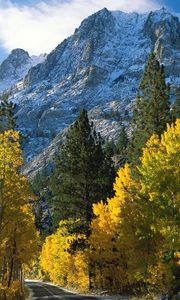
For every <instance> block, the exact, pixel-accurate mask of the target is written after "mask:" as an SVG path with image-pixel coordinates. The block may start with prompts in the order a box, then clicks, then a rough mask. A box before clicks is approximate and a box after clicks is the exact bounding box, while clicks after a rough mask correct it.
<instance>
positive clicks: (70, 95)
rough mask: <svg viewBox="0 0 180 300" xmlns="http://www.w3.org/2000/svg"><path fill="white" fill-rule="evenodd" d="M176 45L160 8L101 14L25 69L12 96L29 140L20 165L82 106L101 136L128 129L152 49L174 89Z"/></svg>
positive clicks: (178, 64)
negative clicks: (122, 127)
mask: <svg viewBox="0 0 180 300" xmlns="http://www.w3.org/2000/svg"><path fill="white" fill-rule="evenodd" d="M179 41H180V23H179V19H178V18H177V17H176V16H173V15H172V14H170V13H169V12H168V11H166V10H164V9H161V10H159V11H155V12H151V13H146V14H138V13H124V12H120V11H114V12H111V11H108V10H107V9H106V8H104V9H103V10H101V11H98V12H96V13H95V14H93V15H91V16H89V17H88V18H86V19H85V20H84V21H82V23H81V25H80V27H79V28H77V29H76V30H75V32H74V34H73V35H71V36H70V37H69V38H67V39H65V40H64V41H63V42H62V43H61V44H59V45H58V46H57V47H56V48H55V49H54V50H53V51H52V52H51V53H50V54H48V55H47V57H46V59H45V60H44V61H43V62H42V63H40V64H37V65H36V66H34V67H32V68H30V69H29V71H28V73H27V74H26V76H25V79H24V81H23V85H21V87H20V88H19V89H18V91H15V92H13V93H12V94H11V100H12V101H14V102H15V103H16V104H17V107H18V109H17V120H18V127H19V129H20V130H21V131H22V132H24V133H25V134H27V136H28V138H27V142H26V144H25V147H24V153H25V157H26V160H27V161H31V160H32V159H33V158H35V157H36V155H40V156H41V153H42V152H44V153H46V151H47V153H49V148H50V149H51V150H52V148H53V146H52V145H53V142H52V141H53V139H54V138H55V137H57V136H61V133H62V134H63V130H65V129H66V128H67V127H68V126H69V125H70V124H71V123H72V122H73V121H74V120H75V118H76V117H77V114H78V112H79V110H80V108H82V107H84V108H86V109H87V110H88V111H89V116H90V118H91V119H92V120H93V121H94V123H95V126H96V127H97V130H98V131H100V132H101V134H102V136H103V137H106V138H113V139H116V138H117V136H118V131H119V128H120V126H121V124H122V123H123V124H124V125H125V126H128V118H127V114H128V112H129V113H130V114H131V109H132V105H133V102H132V100H133V99H134V98H135V96H136V92H137V88H138V85H139V82H140V79H141V77H142V74H143V69H144V64H145V62H146V60H147V57H148V55H149V53H150V52H151V51H152V50H154V51H155V53H156V56H157V58H158V59H159V60H160V62H161V63H163V64H164V65H165V70H166V76H167V82H169V83H171V85H172V92H173V88H175V87H176V86H177V85H179V84H180V78H179V74H180V42H179ZM57 140H58V138H55V145H56V146H57V144H58V142H57ZM51 142H52V145H51ZM48 146H49V148H47V147H48ZM56 146H55V147H56ZM46 149H47V150H46ZM49 156H51V155H49ZM30 164H31V165H32V164H33V163H31V162H30Z"/></svg>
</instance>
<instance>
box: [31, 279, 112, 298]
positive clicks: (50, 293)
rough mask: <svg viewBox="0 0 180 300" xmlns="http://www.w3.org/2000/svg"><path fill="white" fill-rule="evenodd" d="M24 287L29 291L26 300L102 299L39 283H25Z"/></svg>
mask: <svg viewBox="0 0 180 300" xmlns="http://www.w3.org/2000/svg"><path fill="white" fill-rule="evenodd" d="M26 286H27V287H28V289H29V290H30V296H29V299H28V300H45V299H48V300H57V299H61V300H100V299H102V297H95V296H83V295H82V296H81V295H77V294H73V293H71V292H68V291H67V292H66V291H65V290H64V289H61V288H59V287H57V286H53V285H50V284H47V283H43V282H40V281H26ZM103 299H109V300H110V299H112V298H111V297H109V298H108V297H103Z"/></svg>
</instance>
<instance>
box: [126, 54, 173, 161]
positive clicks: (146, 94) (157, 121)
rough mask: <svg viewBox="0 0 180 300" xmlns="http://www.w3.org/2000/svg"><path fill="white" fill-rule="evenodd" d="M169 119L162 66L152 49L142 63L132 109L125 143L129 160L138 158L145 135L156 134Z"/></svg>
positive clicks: (146, 138) (166, 90) (144, 142)
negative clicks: (128, 133) (129, 138)
mask: <svg viewBox="0 0 180 300" xmlns="http://www.w3.org/2000/svg"><path fill="white" fill-rule="evenodd" d="M170 121H171V116H170V106H169V86H167V85H166V82H165V72H164V67H163V65H160V64H159V62H158V61H157V60H156V57H155V54H154V53H152V54H151V55H150V56H149V59H148V62H147V64H146V66H145V71H144V76H143V79H142V81H141V83H140V86H139V91H138V96H137V102H136V106H135V109H134V112H133V118H132V122H131V127H132V139H131V142H130V144H129V147H128V158H129V160H130V162H132V163H136V162H137V161H138V158H139V157H140V156H141V155H142V148H143V147H144V146H145V144H146V142H147V140H148V139H149V137H150V136H151V135H152V134H153V133H157V134H158V135H159V136H160V135H161V134H162V132H163V131H164V130H165V129H166V124H167V123H168V122H170Z"/></svg>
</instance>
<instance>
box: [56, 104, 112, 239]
mask: <svg viewBox="0 0 180 300" xmlns="http://www.w3.org/2000/svg"><path fill="white" fill-rule="evenodd" d="M113 180H114V168H113V164H112V161H111V159H110V157H109V156H106V155H105V153H104V151H103V149H102V140H101V137H100V135H99V134H97V133H96V131H95V130H94V128H93V124H90V123H89V120H88V115H87V112H86V111H85V110H82V111H81V113H80V115H79V117H78V119H77V120H76V121H75V123H74V124H73V125H72V126H71V127H70V129H69V131H68V133H67V135H66V140H65V142H64V144H63V145H62V146H61V149H60V153H59V156H58V157H57V158H56V168H55V170H54V174H53V176H52V179H51V186H52V192H53V195H54V198H53V205H54V207H55V209H54V213H55V217H56V224H57V223H59V221H60V220H63V219H68V218H74V219H80V220H81V226H80V227H81V228H79V229H77V231H78V232H79V231H81V232H84V233H86V234H88V232H89V225H90V222H91V220H92V216H93V215H92V204H93V203H94V202H97V201H98V200H99V199H103V200H105V199H106V198H107V197H108V196H109V195H111V194H112V183H113ZM74 226H75V225H74Z"/></svg>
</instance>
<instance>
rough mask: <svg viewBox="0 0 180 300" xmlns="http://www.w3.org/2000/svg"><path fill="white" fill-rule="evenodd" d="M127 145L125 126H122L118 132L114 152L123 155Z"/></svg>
mask: <svg viewBox="0 0 180 300" xmlns="http://www.w3.org/2000/svg"><path fill="white" fill-rule="evenodd" d="M127 145H128V137H127V133H126V130H125V127H124V126H122V127H121V129H120V132H119V137H118V141H117V143H116V153H117V154H122V155H124V156H125V154H126V150H127Z"/></svg>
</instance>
